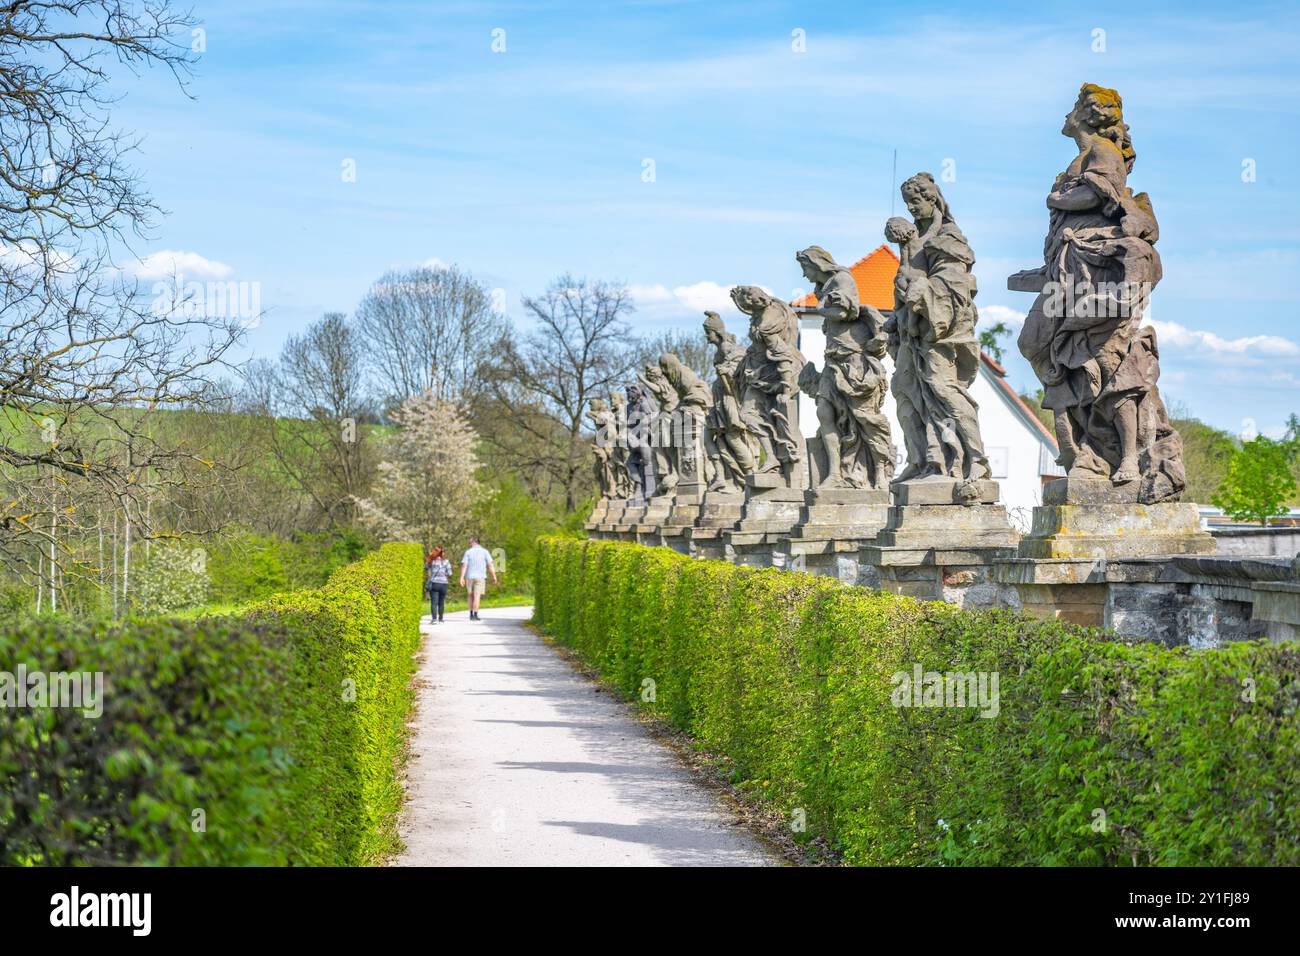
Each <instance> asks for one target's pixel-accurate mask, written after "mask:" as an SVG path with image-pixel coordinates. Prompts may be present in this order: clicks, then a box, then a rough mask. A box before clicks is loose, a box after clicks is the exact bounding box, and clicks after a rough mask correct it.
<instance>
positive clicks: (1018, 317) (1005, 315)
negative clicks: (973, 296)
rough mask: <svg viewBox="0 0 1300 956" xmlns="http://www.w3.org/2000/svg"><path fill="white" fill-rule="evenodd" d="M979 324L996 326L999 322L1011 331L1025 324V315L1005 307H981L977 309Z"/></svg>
mask: <svg viewBox="0 0 1300 956" xmlns="http://www.w3.org/2000/svg"><path fill="white" fill-rule="evenodd" d="M979 313H980V324H981V325H986V324H987V325H996V324H997V323H999V322H1005V323H1006V324H1007V325H1009V326H1010V327H1011V328H1013V329H1018V328H1020V327H1021V326H1022V325H1024V324H1025V313H1023V312H1021V311H1019V310H1018V309H1011V308H1008V307H1007V306H1005V305H981V306H980V307H979Z"/></svg>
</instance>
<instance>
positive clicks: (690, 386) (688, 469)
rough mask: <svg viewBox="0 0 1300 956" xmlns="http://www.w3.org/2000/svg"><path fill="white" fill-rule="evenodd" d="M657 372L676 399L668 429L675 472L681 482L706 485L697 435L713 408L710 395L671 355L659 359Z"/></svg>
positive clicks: (695, 377) (703, 461)
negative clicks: (676, 469)
mask: <svg viewBox="0 0 1300 956" xmlns="http://www.w3.org/2000/svg"><path fill="white" fill-rule="evenodd" d="M659 370H660V371H661V372H662V373H663V376H664V379H665V380H666V381H667V382H668V384H669V386H670V387H671V388H672V390H673V393H674V394H675V395H676V396H677V409H676V414H675V415H674V416H673V426H672V430H673V447H674V449H675V450H676V456H677V467H678V472H679V473H680V475H681V477H682V478H683V479H684V480H692V481H699V482H703V483H706V484H707V482H708V479H709V476H708V459H707V458H705V457H704V454H703V452H704V449H703V445H702V442H701V436H702V434H703V431H704V419H705V417H706V416H707V415H708V413H709V408H710V407H711V406H712V405H713V394H712V393H711V392H710V391H709V386H708V385H706V384H705V383H704V379H702V378H700V377H699V376H698V375H696V374H695V372H694V371H692V370H691V369H690V368H687V367H686V365H684V364H683V363H682V360H681V359H680V358H678V357H677V355H676V354H675V353H673V352H665V353H664V354H663V355H661V356H659Z"/></svg>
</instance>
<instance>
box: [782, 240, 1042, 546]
mask: <svg viewBox="0 0 1300 956" xmlns="http://www.w3.org/2000/svg"><path fill="white" fill-rule="evenodd" d="M897 270H898V257H897V256H896V255H894V252H893V250H892V249H890V248H889V247H888V246H880V247H879V248H877V249H876V250H875V251H874V252H872V253H871V254H869V255H867V256H864V257H863V258H862V259H860V260H858V261H857V262H856V263H854V264H853V265H852V266H850V267H849V271H850V272H852V273H853V277H854V279H856V280H857V283H858V295H859V297H860V298H861V300H862V301H863V302H865V303H867V304H869V305H874V306H875V307H876V308H878V309H892V308H893V307H894V273H895V272H896V271H897ZM794 304H795V305H796V306H798V307H803V308H807V307H809V306H813V305H816V302H815V301H813V297H812V295H811V294H809V295H808V296H806V297H805V298H803V299H799V300H796V301H795V303H794ZM799 327H800V331H799V351H801V352H802V353H803V354H804V357H805V358H806V359H808V360H809V361H810V362H813V363H814V364H815V365H816V366H817V367H818V368H821V366H822V364H823V362H824V359H823V357H822V353H823V352H824V351H825V348H826V337H825V335H823V334H822V329H821V319H818V318H802V319H800V322H799ZM981 358H982V359H983V361H982V362H981V363H980V370H979V375H978V376H976V379H975V383H974V384H973V385H972V386H971V395H972V397H973V398H974V399H975V401H976V402H977V403H978V404H979V421H980V434H981V435H982V436H983V437H984V449H985V451H986V452H987V453H988V457H989V466H990V467H991V468H992V470H993V478H994V479H995V480H996V481H997V482H998V485H999V487H1000V489H1001V502H1002V504H1004V505H1005V506H1006V509H1007V513H1008V515H1009V516H1010V517H1011V521H1012V523H1013V524H1015V525H1016V526H1017V527H1018V528H1020V530H1022V531H1027V530H1028V529H1029V522H1030V517H1031V515H1032V513H1033V509H1034V506H1035V505H1040V504H1042V503H1043V492H1042V488H1043V482H1045V481H1047V480H1048V479H1051V478H1060V477H1063V476H1064V475H1065V471H1064V469H1062V468H1061V466H1060V465H1058V464H1057V463H1056V456H1057V454H1058V453H1059V452H1058V449H1057V447H1056V439H1055V437H1054V436H1053V435H1052V433H1051V431H1050V430H1049V429H1048V428H1047V427H1046V426H1045V425H1043V423H1042V422H1041V421H1039V419H1038V417H1037V416H1036V415H1035V414H1034V413H1033V411H1031V410H1030V408H1029V406H1028V405H1026V404H1025V403H1024V401H1022V400H1021V398H1020V396H1019V395H1017V394H1016V391H1015V389H1014V388H1012V387H1011V383H1010V382H1008V381H1007V380H1006V373H1005V371H1004V370H1003V368H1002V366H1000V365H999V364H998V363H997V362H995V361H994V360H993V359H992V358H990V357H989V356H988V355H983V354H982V355H981ZM885 366H886V368H887V369H888V370H889V372H890V374H892V373H893V365H892V363H891V362H890V360H889V359H888V358H886V359H885ZM885 414H886V415H888V416H889V426H890V429H891V430H892V432H893V437H894V448H895V454H896V457H897V462H896V466H897V467H896V470H897V471H901V470H902V469H903V466H904V464H905V463H906V458H907V454H906V452H905V451H904V449H903V441H902V434H903V433H902V430H901V429H900V428H899V425H898V413H897V411H896V410H895V407H894V397H893V395H886V397H885ZM799 426H800V429H801V430H802V431H803V434H804V436H805V437H808V438H811V437H813V436H814V435H816V434H817V408H816V405H815V403H813V402H812V401H811V400H810V399H809V398H808V397H807V396H803V395H801V396H800V398H799Z"/></svg>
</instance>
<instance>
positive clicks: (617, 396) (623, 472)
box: [609, 392, 632, 499]
mask: <svg viewBox="0 0 1300 956" xmlns="http://www.w3.org/2000/svg"><path fill="white" fill-rule="evenodd" d="M609 404H610V415H611V416H612V417H613V419H614V426H615V432H614V435H615V441H614V446H613V449H612V458H613V468H614V487H615V492H614V496H615V497H616V498H622V499H626V498H630V497H631V496H632V479H631V476H630V475H629V474H628V466H627V396H626V395H625V394H623V393H622V392H614V393H612V394H611V395H610V396H609Z"/></svg>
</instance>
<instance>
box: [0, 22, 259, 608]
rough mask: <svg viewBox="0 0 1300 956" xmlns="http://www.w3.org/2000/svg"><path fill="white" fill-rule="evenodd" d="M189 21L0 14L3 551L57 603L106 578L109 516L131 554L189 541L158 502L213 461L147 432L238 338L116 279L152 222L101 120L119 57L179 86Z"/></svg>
mask: <svg viewBox="0 0 1300 956" xmlns="http://www.w3.org/2000/svg"><path fill="white" fill-rule="evenodd" d="M193 22H194V21H193V20H192V19H191V18H190V17H189V16H188V15H183V14H178V13H175V12H173V11H172V10H171V8H170V5H169V4H168V3H167V2H165V0H151V2H141V3H127V2H122V0H63V2H55V0H48V2H29V0H14V2H10V3H7V4H5V5H4V6H2V7H0V144H2V145H3V148H2V149H0V328H2V329H3V332H2V333H0V486H3V491H2V495H0V497H2V499H3V500H0V554H3V555H4V556H5V557H6V559H7V560H6V563H7V564H11V567H15V568H16V569H17V570H18V572H19V574H20V575H25V576H27V577H28V578H29V579H30V578H31V577H40V578H43V579H44V582H45V585H46V587H48V588H50V589H51V593H53V592H54V591H57V589H58V588H59V587H60V586H61V584H62V582H63V581H64V580H65V579H66V578H67V577H69V576H72V577H75V576H83V577H84V576H93V577H102V575H101V573H100V570H99V568H98V567H97V566H96V561H97V558H96V557H93V556H91V555H90V554H89V552H90V551H91V550H94V551H95V552H96V553H97V552H98V550H99V548H98V537H99V535H100V534H101V533H102V530H103V527H104V525H105V516H106V513H110V516H111V518H112V521H113V523H114V525H115V526H120V527H121V528H122V529H123V542H124V547H125V542H127V541H131V540H134V541H136V542H140V541H144V542H148V541H150V540H152V539H153V538H155V537H157V536H160V535H174V534H180V533H184V532H185V531H186V530H188V529H186V528H184V527H169V528H160V527H157V526H155V520H154V519H155V510H154V508H153V507H152V502H153V501H154V500H155V498H156V497H158V496H165V494H166V492H167V489H168V488H177V487H180V486H183V485H184V484H185V483H186V482H187V480H188V479H189V478H190V477H191V476H192V475H193V474H194V473H195V472H196V470H205V469H208V468H210V467H211V463H210V462H209V461H207V460H204V459H203V458H202V457H201V456H200V455H198V454H197V453H196V452H195V450H194V448H193V447H192V446H191V445H189V444H188V443H187V442H185V441H184V440H181V441H170V440H167V441H164V440H163V439H161V438H160V437H159V430H158V429H157V428H156V420H157V417H158V412H159V411H161V410H165V409H174V408H187V407H199V406H202V405H204V404H205V403H206V402H208V401H209V400H210V399H211V397H212V390H211V387H210V385H209V381H208V380H209V378H210V377H211V372H212V370H213V369H214V368H215V367H217V366H219V365H221V364H222V363H223V362H224V358H225V355H226V353H227V351H228V350H229V348H230V347H231V346H232V345H233V343H234V342H235V341H236V340H237V339H238V335H239V332H240V329H239V327H238V325H237V323H235V322H233V321H231V320H228V319H226V318H224V317H221V316H210V315H207V314H204V312H203V311H202V310H195V309H193V308H191V307H188V306H187V304H185V303H174V302H170V301H167V302H164V303H162V304H160V303H159V302H158V301H157V299H155V300H154V301H153V302H150V301H148V299H147V297H146V296H145V294H144V293H143V292H142V290H141V289H140V287H139V285H138V283H137V282H136V281H135V280H133V279H131V278H130V277H129V276H128V275H126V274H125V273H123V272H122V271H121V270H119V269H118V268H117V267H116V263H117V261H118V259H119V257H121V256H122V255H124V254H126V253H129V249H128V247H127V245H126V243H127V240H128V239H129V238H130V237H131V236H136V235H143V234H144V233H145V232H146V230H147V228H148V225H149V223H150V221H151V217H152V216H153V214H154V213H155V212H156V211H157V210H156V207H155V206H154V204H153V203H152V201H151V200H150V199H149V197H148V196H147V195H146V194H145V193H144V191H143V190H142V188H141V186H140V184H139V183H138V181H137V180H136V178H135V177H134V175H133V173H132V171H131V170H130V168H129V167H128V166H127V165H126V162H125V159H126V155H127V154H128V153H129V152H130V151H131V150H132V148H133V147H134V145H135V144H134V142H133V141H132V140H130V139H128V138H127V137H126V136H125V135H124V134H122V133H120V132H118V131H116V130H114V129H113V128H112V126H111V125H110V122H109V116H108V113H109V107H110V105H111V103H112V100H113V95H112V93H111V91H110V90H109V89H108V85H109V83H108V81H109V77H110V66H111V64H112V63H113V62H114V61H116V63H117V64H118V65H120V66H122V67H124V68H127V69H131V70H137V69H139V68H141V67H147V66H162V67H164V68H166V69H169V70H170V71H172V73H173V74H174V75H176V76H177V78H178V80H180V81H182V83H183V79H184V75H185V73H186V71H187V69H188V68H189V66H190V64H191V62H192V57H193V54H192V52H191V49H190V46H189V43H188V41H189V39H190V27H191V26H192V24H193ZM119 519H120V521H119ZM92 537H93V538H94V543H95V547H94V548H93V549H91V548H90V547H89V544H88V542H90V541H91V539H92ZM114 540H115V541H116V537H115V539H114ZM114 551H115V552H116V546H114ZM126 560H127V558H126V557H125V556H124V558H123V562H124V565H125V561H126ZM114 567H115V569H116V567H117V565H116V564H115V565H114ZM128 573H129V572H128V570H127V568H126V567H125V566H124V567H123V568H122V575H123V577H124V578H125V577H126V575H127V574H128Z"/></svg>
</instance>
